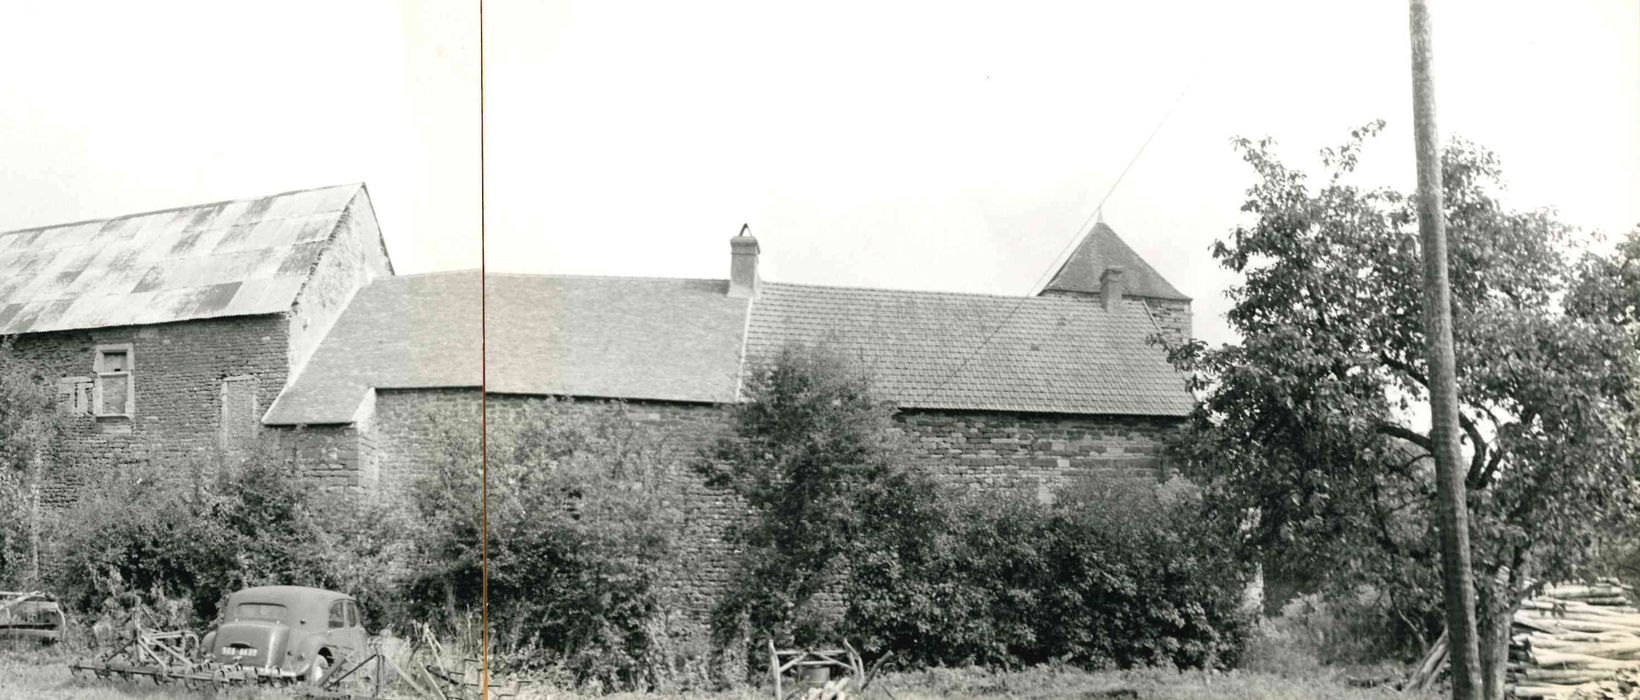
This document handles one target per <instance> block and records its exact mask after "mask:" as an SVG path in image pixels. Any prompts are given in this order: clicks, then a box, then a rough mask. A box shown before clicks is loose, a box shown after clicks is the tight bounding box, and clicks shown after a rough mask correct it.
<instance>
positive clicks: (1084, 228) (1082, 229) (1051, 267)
mask: <svg viewBox="0 0 1640 700" xmlns="http://www.w3.org/2000/svg"><path fill="white" fill-rule="evenodd" d="M1189 91H1190V83H1185V86H1184V87H1183V88H1182V89H1180V90H1179V95H1178V96H1177V97H1175V98H1173V103H1172V104H1170V105H1168V107H1167V111H1166V112H1164V113H1162V118H1161V119H1159V120H1157V121H1156V126H1155V127H1153V128H1152V129H1151V130H1150V134H1148V135H1146V136H1145V140H1144V141H1143V142H1142V143H1140V144H1139V148H1138V149H1137V150H1135V151H1134V152H1133V157H1132V158H1129V159H1128V162H1127V165H1125V166H1123V167H1122V172H1120V173H1117V174H1116V179H1115V180H1114V181H1112V182H1111V183H1110V187H1109V188H1108V189H1106V190H1105V196H1103V197H1100V198H1099V204H1097V205H1095V206H1094V208H1093V212H1091V213H1089V214H1088V217H1087V218H1086V219H1083V220H1082V225H1081V226H1079V227H1077V228H1076V230H1075V231H1074V232H1073V233H1072V235H1071V238H1070V240H1069V241H1066V242H1065V247H1064V248H1061V249H1060V250H1059V253H1058V254H1057V255H1055V256H1054V257H1053V259H1052V260H1050V261H1048V267H1047V268H1046V269H1044V270H1043V271H1042V274H1041V275H1038V276H1037V278H1036V281H1035V282H1032V283H1031V291H1030V292H1029V293H1028V294H1027V295H1026V296H1023V297H1020V299H1019V301H1018V302H1015V303H1014V305H1013V306H1012V307H1010V308H1009V309H1008V313H1007V315H1005V316H1003V317H1002V322H1001V323H998V324H997V325H996V327H994V328H992V329H991V332H990V333H987V334H986V336H985V339H984V340H982V341H980V343H979V345H978V346H977V347H975V348H974V349H973V350H972V351H970V352H969V353H968V354H967V355H966V356H964V357H963V358H962V363H961V364H959V365H957V368H956V369H955V370H952V371H951V372H950V373H949V374H946V375H945V377H944V378H943V379H941V380H940V383H939V384H936V385H935V386H934V388H933V389H931V390H929V391H927V392H924V393H923V394H922V396H919V397H918V398H917V402H918V403H921V402H922V401H924V400H926V399H928V398H929V397H932V396H935V395H937V394H939V393H940V391H941V390H942V389H944V388H945V386H946V385H947V384H949V383H950V382H951V380H952V379H955V378H956V376H957V375H959V374H962V371H963V370H965V369H967V368H968V363H970V362H973V360H974V358H975V357H977V356H978V355H979V354H980V353H981V352H983V351H984V350H985V348H986V346H988V345H990V344H991V340H992V339H993V338H995V337H996V335H997V333H1000V332H1001V331H1002V329H1003V327H1004V326H1007V325H1008V322H1009V321H1012V320H1013V318H1014V314H1016V313H1018V312H1019V309H1020V307H1022V306H1024V305H1025V302H1026V301H1027V300H1029V299H1030V298H1031V297H1034V296H1036V295H1037V294H1040V293H1041V291H1042V285H1043V284H1044V281H1045V280H1047V278H1048V275H1049V274H1052V273H1053V272H1054V271H1055V270H1058V269H1059V266H1060V265H1063V264H1064V263H1063V262H1061V261H1060V258H1065V257H1066V254H1067V253H1068V252H1070V250H1071V249H1072V248H1073V247H1074V246H1075V245H1076V243H1077V242H1078V241H1080V240H1081V239H1082V237H1083V236H1084V235H1085V234H1086V233H1087V232H1088V227H1089V226H1091V225H1093V222H1094V221H1095V220H1096V219H1097V218H1098V217H1099V216H1100V213H1101V212H1102V211H1103V210H1104V208H1105V202H1106V201H1109V200H1110V196H1111V195H1112V194H1115V192H1116V187H1117V186H1118V185H1120V184H1122V179H1123V178H1125V177H1127V174H1128V171H1129V170H1132V169H1133V164H1134V163H1137V162H1139V157H1140V156H1142V155H1144V153H1145V149H1146V148H1149V147H1150V142H1151V141H1153V140H1155V138H1156V134H1157V133H1158V132H1160V131H1161V130H1162V126H1163V125H1164V124H1167V120H1168V119H1169V118H1170V117H1172V116H1173V110H1175V109H1177V108H1178V106H1179V103H1180V102H1182V101H1183V100H1184V95H1185V93H1186V92H1189Z"/></svg>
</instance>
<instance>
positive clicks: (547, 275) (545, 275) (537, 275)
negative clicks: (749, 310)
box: [484, 272, 767, 284]
mask: <svg viewBox="0 0 1640 700" xmlns="http://www.w3.org/2000/svg"><path fill="white" fill-rule="evenodd" d="M484 276H485V277H526V278H534V279H592V280H652V281H656V282H728V281H729V280H728V279H726V278H723V277H656V276H650V275H575V274H568V273H561V272H485V273H484ZM765 284H767V283H765Z"/></svg>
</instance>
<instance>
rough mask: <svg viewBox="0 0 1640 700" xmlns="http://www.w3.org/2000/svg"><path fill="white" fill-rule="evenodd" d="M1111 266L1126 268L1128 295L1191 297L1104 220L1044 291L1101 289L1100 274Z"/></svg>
mask: <svg viewBox="0 0 1640 700" xmlns="http://www.w3.org/2000/svg"><path fill="white" fill-rule="evenodd" d="M1109 267H1121V268H1124V270H1125V272H1124V273H1123V275H1122V283H1123V286H1124V287H1125V290H1126V293H1127V294H1129V295H1132V296H1140V297H1153V298H1157V299H1176V300H1180V301H1188V300H1189V299H1190V297H1187V296H1185V295H1184V294H1181V293H1180V292H1179V290H1177V289H1174V288H1173V285H1171V284H1168V283H1167V280H1165V279H1163V278H1162V275H1161V274H1160V273H1158V272H1156V270H1155V269H1154V268H1152V267H1151V266H1150V263H1147V262H1145V259H1144V258H1141V257H1139V254H1138V253H1135V252H1133V249H1132V248H1129V247H1128V244H1127V243H1126V242H1125V241H1123V240H1122V238H1121V237H1120V236H1117V235H1116V232H1115V231H1113V230H1111V228H1110V227H1109V226H1106V225H1105V222H1103V221H1101V222H1098V223H1096V224H1094V225H1093V228H1092V229H1091V230H1089V231H1088V233H1087V235H1085V236H1083V237H1082V242H1081V243H1080V244H1078V245H1077V246H1076V252H1074V253H1071V256H1070V258H1068V259H1066V260H1065V264H1064V265H1062V266H1060V268H1059V272H1057V273H1055V274H1054V276H1053V279H1052V280H1051V281H1049V282H1048V286H1046V287H1043V291H1060V292H1098V291H1099V276H1100V275H1102V274H1104V272H1105V269H1106V268H1109Z"/></svg>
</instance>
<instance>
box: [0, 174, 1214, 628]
mask: <svg viewBox="0 0 1640 700" xmlns="http://www.w3.org/2000/svg"><path fill="white" fill-rule="evenodd" d="M729 252H730V265H729V267H730V274H729V276H728V278H727V279H664V278H634V277H580V276H561V275H512V274H495V275H491V276H490V277H489V279H488V280H487V281H485V280H481V279H480V276H479V273H478V272H477V271H460V272H449V273H433V274H423V275H405V276H395V275H394V274H393V268H392V264H391V262H390V260H389V259H388V255H387V252H386V249H385V247H384V246H383V244H382V241H381V237H380V233H379V231H378V230H377V228H376V222H375V218H374V215H373V214H372V213H371V210H370V200H369V197H368V195H367V193H366V192H365V189H364V187H363V186H361V185H354V186H347V187H334V188H326V189H320V190H311V191H307V192H297V193H289V194H284V195H275V196H272V197H265V198H262V199H256V200H247V201H240V202H227V203H221V204H213V205H205V206H199V207H189V208H185V209H177V210H171V211H165V212H154V213H150V214H139V215H134V216H127V217H119V218H115V219H108V220H104V221H94V222H86V223H82V224H72V225H66V226H55V227H48V228H41V229H31V230H27V231H16V232H11V233H4V234H0V335H8V336H14V337H15V345H16V347H17V348H18V349H19V350H20V351H21V352H22V353H23V354H24V355H26V356H29V357H33V358H36V359H39V360H41V361H42V362H44V363H45V365H46V366H47V367H48V368H50V371H51V372H52V373H53V374H54V375H56V376H60V377H61V383H60V396H61V402H62V406H63V407H64V410H65V411H66V412H70V413H73V414H74V415H75V416H76V419H75V425H76V430H75V437H74V440H73V443H74V447H73V450H72V451H71V455H70V458H71V459H73V460H75V461H76V462H77V463H79V464H82V465H84V466H87V467H89V468H92V469H98V468H118V467H119V465H120V463H121V461H122V460H129V459H135V458H138V457H139V456H143V455H153V454H160V455H164V454H174V453H180V452H187V451H198V450H207V449H219V448H232V447H233V445H234V444H235V443H236V441H240V440H243V439H244V437H245V436H246V435H248V434H250V433H251V432H252V431H255V430H277V431H282V434H287V435H290V436H292V437H293V439H295V440H296V441H297V444H300V445H301V446H302V448H303V450H304V452H303V455H304V464H305V465H306V466H307V467H308V471H309V473H310V474H312V475H314V476H318V477H322V478H324V479H326V480H328V481H330V482H331V483H335V484H338V485H346V486H353V487H358V488H363V489H394V488H398V487H400V486H402V485H403V484H405V483H407V481H408V480H409V479H411V478H413V476H414V475H415V474H417V473H419V472H422V471H425V470H426V469H428V468H430V467H431V465H432V464H433V463H434V462H435V461H436V460H438V459H441V458H442V457H443V455H441V454H440V453H439V452H438V449H437V446H436V445H434V444H433V440H434V436H433V435H432V434H431V430H432V426H430V425H429V423H428V415H429V413H428V410H427V409H428V408H429V407H442V408H443V409H444V413H446V414H452V413H453V414H454V415H458V416H465V417H466V420H468V421H469V424H470V425H472V426H473V429H474V430H475V431H476V430H478V429H479V424H480V418H481V415H483V413H482V412H484V411H486V410H487V411H488V418H489V421H488V424H489V426H490V429H491V430H492V431H498V430H507V426H508V416H509V415H510V414H512V413H514V412H515V411H514V410H513V409H514V408H516V407H517V406H520V405H523V404H526V403H529V402H532V401H540V400H544V399H547V398H563V397H568V398H573V399H576V400H577V401H580V402H589V401H607V400H618V401H621V402H624V403H625V404H626V406H627V409H628V411H629V413H630V414H631V415H633V416H634V417H635V418H636V419H637V420H638V421H639V422H640V423H642V424H644V425H647V426H650V427H651V428H652V429H653V430H654V431H655V434H656V435H657V436H659V437H660V438H661V440H662V441H663V442H664V443H665V444H666V446H667V448H668V449H669V450H670V453H671V454H674V455H676V458H677V459H678V460H679V461H680V463H681V462H682V461H684V460H688V459H691V458H692V457H693V456H694V454H696V452H697V451H698V450H699V448H701V447H704V446H705V445H707V444H708V443H710V441H711V440H712V439H713V438H714V437H716V436H717V435H719V434H721V432H722V431H723V430H724V429H725V428H726V427H727V423H726V421H725V414H724V412H723V411H722V410H720V409H721V407H722V406H723V405H724V404H728V403H732V402H734V401H737V400H738V399H739V398H740V396H741V384H742V380H743V378H744V377H745V376H746V373H747V372H748V371H749V370H750V369H751V368H755V367H756V366H757V365H758V364H759V363H760V362H762V361H764V360H765V359H767V358H770V357H771V356H772V355H773V354H774V353H776V352H778V351H779V350H780V348H781V347H783V346H785V345H787V344H825V345H827V346H829V347H831V348H833V349H835V350H838V351H840V352H843V353H845V354H847V355H849V356H850V357H852V358H854V359H856V360H858V361H859V362H860V363H862V364H863V365H864V366H866V367H868V368H869V369H870V370H871V371H872V374H873V377H874V380H875V383H876V385H877V387H878V389H879V390H881V391H882V392H883V394H884V395H885V398H887V399H889V400H891V401H893V402H895V403H896V404H897V405H898V406H899V408H900V414H899V419H898V420H899V425H900V426H901V428H902V429H903V430H904V431H905V433H906V435H907V436H908V438H909V441H910V444H911V445H912V446H913V447H914V449H913V458H912V459H913V460H914V462H915V465H916V466H917V467H919V468H921V469H925V470H927V471H928V472H929V473H931V474H933V475H935V476H936V477H938V478H939V479H941V480H944V481H946V482H947V483H951V484H954V485H958V486H962V487H966V488H973V489H1024V490H1027V491H1029V492H1034V493H1036V494H1038V495H1039V496H1040V497H1041V498H1045V499H1046V498H1051V497H1052V495H1053V493H1054V491H1055V490H1056V489H1057V488H1058V487H1060V486H1061V485H1063V484H1064V483H1066V482H1067V481H1068V480H1070V479H1072V478H1074V477H1076V476H1077V475H1079V474H1086V473H1092V472H1105V473H1112V474H1124V475H1138V476H1144V475H1153V474H1155V473H1156V470H1157V469H1158V468H1159V465H1158V463H1157V457H1156V450H1157V447H1158V439H1159V436H1160V435H1161V434H1162V433H1163V432H1165V431H1167V430H1169V429H1170V428H1171V427H1173V426H1175V425H1177V424H1178V422H1179V421H1180V420H1181V419H1182V418H1183V417H1184V416H1185V415H1186V414H1187V413H1188V412H1189V410H1190V408H1191V405H1192V402H1191V398H1190V396H1189V395H1188V394H1187V392H1186V389H1185V384H1184V378H1183V377H1182V376H1181V375H1180V374H1178V373H1177V372H1175V371H1174V370H1173V369H1172V368H1171V367H1170V366H1169V365H1168V363H1167V362H1166V359H1165V356H1164V352H1163V350H1162V349H1161V348H1160V347H1157V346H1156V345H1154V344H1152V343H1150V342H1149V340H1150V339H1151V338H1152V337H1153V336H1157V335H1160V336H1163V337H1166V338H1169V339H1171V340H1175V341H1177V340H1181V339H1186V338H1189V337H1190V333H1191V328H1190V324H1191V318H1190V300H1189V299H1188V298H1187V297H1185V296H1184V295H1182V294H1180V293H1179V291H1178V290H1177V289H1175V288H1174V287H1173V286H1172V285H1170V284H1168V283H1167V281H1166V280H1164V279H1163V278H1162V277H1161V276H1160V275H1159V274H1157V273H1156V271H1155V270H1154V269H1152V268H1151V267H1150V266H1149V265H1148V264H1146V263H1145V261H1144V260H1143V259H1141V258H1140V257H1139V256H1138V255H1137V254H1136V253H1135V252H1134V251H1133V250H1132V249H1131V248H1129V247H1128V246H1127V245H1126V244H1125V243H1123V242H1122V240H1121V239H1120V238H1119V237H1118V236H1117V235H1116V233H1115V232H1114V231H1112V230H1111V229H1110V227H1108V226H1106V225H1104V224H1103V223H1100V224H1098V225H1096V226H1095V227H1094V228H1093V229H1092V230H1091V231H1090V232H1089V233H1088V234H1087V235H1086V236H1085V237H1084V239H1083V240H1082V241H1081V243H1080V245H1079V246H1078V248H1077V249H1076V251H1075V252H1074V253H1073V254H1072V255H1071V257H1070V258H1069V259H1068V260H1067V262H1066V263H1065V264H1064V266H1063V267H1062V268H1061V269H1060V270H1059V271H1058V273H1057V274H1056V275H1055V276H1054V277H1053V279H1052V281H1051V282H1050V283H1049V284H1048V285H1047V287H1046V288H1045V289H1044V290H1043V291H1042V293H1041V294H1039V295H1036V296H1029V297H1020V296H998V295H983V294H962V293H948V292H925V291H907V290H892V289H866V288H850V287H828V286H814V285H797V284H782V283H777V282H765V281H763V280H762V279H761V277H760V275H759V274H758V258H759V254H760V248H759V243H758V241H757V240H756V239H755V238H753V237H750V236H737V237H734V238H732V239H731V241H730V251H729ZM481 289H482V290H483V293H482V294H481ZM481 313H482V315H483V317H484V319H485V324H484V325H483V326H481V325H480V316H481ZM481 328H484V329H487V333H488V337H484V335H483V333H484V331H481ZM486 353H487V357H483V356H485V354H486ZM481 357H483V360H484V361H483V362H481ZM481 385H483V386H485V387H486V389H487V396H488V399H487V401H486V400H485V398H484V397H485V394H484V392H481V390H480V386H481ZM685 471H686V470H685ZM681 487H682V488H684V489H686V490H687V491H688V492H689V494H690V495H691V496H692V501H693V502H694V503H696V504H698V507H697V508H693V509H692V510H693V515H694V520H693V522H694V525H693V526H692V528H691V531H690V533H689V537H688V538H686V539H687V542H688V546H689V547H690V548H692V549H693V550H694V553H695V555H696V556H695V557H694V559H693V560H694V561H695V562H698V566H696V567H694V569H693V571H692V572H691V576H693V577H694V578H693V580H691V581H686V582H684V586H685V588H686V589H687V591H688V592H689V594H690V602H691V605H692V607H694V608H696V609H704V607H705V606H706V605H708V604H709V602H710V600H711V599H712V597H713V593H714V591H716V590H717V589H718V588H719V586H721V584H722V582H723V581H724V577H725V576H726V575H727V567H728V565H729V557H728V556H727V551H726V546H725V545H724V543H723V538H722V537H721V534H722V528H723V527H724V526H726V525H727V523H728V522H729V521H730V520H731V519H732V518H734V517H735V512H736V511H735V508H734V507H733V505H732V504H731V503H729V502H728V501H727V499H726V498H725V497H724V496H723V495H722V494H718V493H713V492H712V491H710V490H709V489H707V488H706V487H705V486H704V485H702V484H700V483H698V481H694V480H693V478H692V477H686V478H685V479H684V481H683V483H682V486H681Z"/></svg>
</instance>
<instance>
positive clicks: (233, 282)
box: [0, 184, 365, 335]
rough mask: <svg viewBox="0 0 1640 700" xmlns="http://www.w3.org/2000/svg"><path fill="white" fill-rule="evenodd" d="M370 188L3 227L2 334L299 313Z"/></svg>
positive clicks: (346, 187) (345, 187)
mask: <svg viewBox="0 0 1640 700" xmlns="http://www.w3.org/2000/svg"><path fill="white" fill-rule="evenodd" d="M362 196H365V194H364V186H363V185H358V184H354V185H343V186H338V187H327V188H323V189H316V190H305V191H301V192H289V193H285V194H278V195H273V196H269V197H262V198H260V199H246V200H238V201H232V202H219V203H216V204H205V205H200V206H192V207H184V208H180V209H169V210H165V211H156V212H149V213H145V214H132V215H129V216H120V217H115V218H112V219H102V220H98V221H85V222H81V223H76V224H65V225H60V226H49V227H44V228H34V229H25V230H21V231H10V232H6V233H0V335H10V334H16V333H34V332H43V331H55V330H67V329H74V328H98V327H106V326H128V325H139V324H150V323H166V322H170V321H184V320H189V319H199V318H214V317H221V316H244V315H253V314H266V313H281V312H285V311H289V310H290V308H291V304H292V303H293V302H294V301H295V299H296V296H297V294H298V293H299V292H300V291H301V289H302V285H303V284H304V283H305V282H306V281H307V279H308V273H309V272H310V271H311V270H312V269H313V265H314V262H315V261H316V260H317V258H318V256H319V253H320V252H321V251H322V250H323V249H324V247H325V246H326V244H327V242H328V241H329V239H330V236H331V234H332V232H334V231H335V230H336V228H337V223H338V221H339V220H340V219H341V217H342V216H343V215H344V214H343V212H344V211H345V210H346V209H347V208H348V206H349V204H350V203H351V202H353V201H354V199H355V198H356V197H362Z"/></svg>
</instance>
